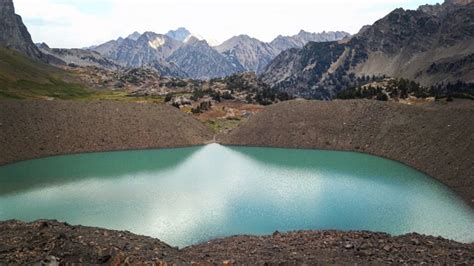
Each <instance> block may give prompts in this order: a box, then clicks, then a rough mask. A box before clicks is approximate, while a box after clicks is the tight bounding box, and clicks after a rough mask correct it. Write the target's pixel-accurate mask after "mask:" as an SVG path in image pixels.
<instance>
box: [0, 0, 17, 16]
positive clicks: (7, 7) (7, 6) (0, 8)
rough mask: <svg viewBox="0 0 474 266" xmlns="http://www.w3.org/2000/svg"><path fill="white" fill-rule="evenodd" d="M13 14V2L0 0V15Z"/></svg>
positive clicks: (11, 0)
mask: <svg viewBox="0 0 474 266" xmlns="http://www.w3.org/2000/svg"><path fill="white" fill-rule="evenodd" d="M9 13H15V7H14V6H13V0H0V14H1V15H4V14H9Z"/></svg>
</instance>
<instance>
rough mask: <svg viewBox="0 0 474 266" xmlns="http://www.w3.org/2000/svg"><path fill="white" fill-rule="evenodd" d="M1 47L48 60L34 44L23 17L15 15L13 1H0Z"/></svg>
mask: <svg viewBox="0 0 474 266" xmlns="http://www.w3.org/2000/svg"><path fill="white" fill-rule="evenodd" d="M0 45H1V46H4V47H6V48H9V49H15V50H17V51H19V52H21V53H23V54H26V55H28V56H30V57H33V58H37V59H42V60H46V58H45V56H44V55H43V54H42V53H41V52H40V50H39V49H38V48H37V47H36V46H35V44H34V43H33V40H32V39H31V35H30V33H29V32H28V29H27V28H26V26H25V25H24V24H23V21H22V19H21V17H20V16H19V15H17V14H15V7H14V6H13V0H0Z"/></svg>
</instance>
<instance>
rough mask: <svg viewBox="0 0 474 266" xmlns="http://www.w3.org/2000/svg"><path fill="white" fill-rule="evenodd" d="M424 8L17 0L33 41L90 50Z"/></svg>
mask: <svg viewBox="0 0 474 266" xmlns="http://www.w3.org/2000/svg"><path fill="white" fill-rule="evenodd" d="M426 1H429V2H431V3H435V2H437V1H434V0H426ZM438 2H439V1H438ZM419 4H421V3H420V1H414V0H384V1H381V0H359V1H354V0H352V1H348V0H332V1H329V0H291V1H290V0H239V1H237V0H204V1H202V0H173V1H171V0H134V1H129V0H81V1H73V0H16V1H15V5H16V9H17V13H18V14H20V15H21V16H23V17H24V19H25V22H26V24H27V27H28V28H29V30H30V32H31V34H32V36H33V39H34V40H35V41H36V42H46V43H48V44H49V45H51V46H52V47H84V46H90V45H93V44H98V43H102V42H105V41H108V40H110V39H116V38H117V37H119V36H126V35H128V34H129V33H131V32H133V31H140V32H143V31H155V32H159V33H165V32H167V31H168V30H169V29H174V28H177V27H180V26H184V27H186V28H188V29H189V30H190V31H192V32H194V33H195V34H199V35H201V36H204V37H206V38H211V39H216V40H218V41H224V40H225V39H227V38H230V37H231V36H234V35H238V34H242V33H245V34H248V35H251V36H253V37H256V38H258V39H261V40H263V41H270V40H272V39H273V38H275V37H276V36H277V35H279V34H282V35H293V34H296V33H297V32H298V31H299V30H301V29H304V30H307V31H312V32H319V31H323V30H345V31H348V32H350V33H356V32H357V31H358V30H359V29H360V28H361V27H362V26H363V25H366V24H372V23H373V22H375V21H376V20H377V19H379V18H381V17H383V16H384V15H386V14H387V13H388V12H390V11H391V10H392V9H394V8H396V7H406V8H408V7H410V8H413V7H415V6H417V5H419ZM39 22H41V23H39Z"/></svg>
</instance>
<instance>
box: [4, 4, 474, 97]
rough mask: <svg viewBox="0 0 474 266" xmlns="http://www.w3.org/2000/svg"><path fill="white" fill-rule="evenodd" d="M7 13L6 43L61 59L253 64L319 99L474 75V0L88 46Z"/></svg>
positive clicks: (185, 71) (279, 86)
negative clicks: (46, 37) (275, 28)
mask: <svg viewBox="0 0 474 266" xmlns="http://www.w3.org/2000/svg"><path fill="white" fill-rule="evenodd" d="M0 14H1V16H0V46H2V47H6V48H8V49H13V50H16V51H18V52H20V53H23V54H24V55H27V56H29V57H30V58H33V59H35V60H39V61H43V62H46V63H50V64H54V65H60V66H65V65H68V66H70V67H84V66H92V67H99V68H103V69H107V70H118V69H127V68H142V67H145V68H148V69H153V70H155V71H156V72H158V74H160V75H162V76H171V77H180V78H193V79H211V78H215V77H224V76H229V75H232V74H235V73H240V72H248V71H250V72H256V73H257V74H258V77H259V80H260V81H262V82H264V83H265V84H267V85H269V86H270V87H271V88H272V90H276V91H280V92H285V93H288V94H291V95H295V96H299V97H304V98H312V99H332V98H333V97H334V96H335V95H336V94H337V93H338V92H341V91H343V90H346V89H348V88H353V87H357V86H360V85H361V84H364V83H365V84H367V83H368V82H370V81H371V80H373V79H374V78H376V77H393V78H405V79H409V80H414V81H417V82H419V83H421V84H422V85H423V86H432V85H439V84H447V83H454V82H457V81H462V82H466V83H474V71H473V69H474V0H446V1H445V2H444V3H443V4H436V5H423V6H420V7H419V8H418V9H417V10H404V9H401V8H399V9H396V10H394V11H392V12H391V13H390V14H388V15H387V16H385V17H383V18H382V19H380V20H378V21H377V22H375V23H374V24H373V25H368V26H364V27H363V28H362V29H361V30H360V31H359V33H357V34H356V35H353V36H349V34H347V33H344V32H323V33H317V34H316V33H308V32H305V31H300V32H299V33H298V34H296V35H294V36H278V37H277V38H276V39H275V40H273V41H271V42H269V43H265V42H262V41H259V40H257V39H255V38H252V37H250V36H247V35H239V36H235V37H232V38H230V39H229V40H227V41H225V42H224V43H222V44H220V45H217V46H211V45H209V43H208V42H207V41H206V40H204V39H202V38H200V37H199V36H195V35H193V34H192V33H191V32H189V31H188V30H186V29H185V28H178V29H177V30H173V31H169V32H168V33H166V34H157V33H154V32H144V33H142V34H141V33H138V32H134V33H132V34H130V35H129V36H127V37H125V38H118V39H117V40H111V41H109V42H106V43H104V44H101V45H98V46H92V47H89V48H87V49H55V48H50V47H48V45H46V44H38V45H35V44H34V43H33V41H32V39H31V36H30V34H29V33H28V30H27V28H26V27H25V25H24V24H23V22H22V19H21V17H20V16H18V15H16V14H15V10H14V6H13V2H12V0H0Z"/></svg>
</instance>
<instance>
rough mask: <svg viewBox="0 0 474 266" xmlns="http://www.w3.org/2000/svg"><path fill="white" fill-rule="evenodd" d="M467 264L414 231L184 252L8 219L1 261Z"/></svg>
mask: <svg viewBox="0 0 474 266" xmlns="http://www.w3.org/2000/svg"><path fill="white" fill-rule="evenodd" d="M2 262H5V263H15V264H22V265H23V264H34V263H50V264H51V265H54V264H55V263H61V264H63V265H64V264H67V263H82V264H85V265H91V264H109V265H119V264H129V265H130V264H132V265H134V264H135V265H136V264H138V263H140V264H141V265H143V264H146V263H148V264H155V265H164V264H165V263H168V264H176V265H183V264H187V265H189V264H194V265H212V264H213V265H233V264H236V265H281V264H283V265H302V264H309V265H315V264H335V263H336V264H362V265H367V264H371V265H380V264H399V265H400V264H422V263H425V264H426V263H428V264H448V265H454V264H465V265H472V264H473V263H474V244H460V243H457V242H454V241H450V240H445V239H442V238H439V237H436V238H435V237H432V236H423V235H418V234H408V235H403V236H397V237H392V236H390V235H388V234H384V233H373V232H340V231H298V232H289V233H278V232H275V233H274V234H273V235H271V236H234V237H228V238H224V239H216V240H212V241H210V242H207V243H203V244H200V245H195V246H190V247H186V248H184V249H177V248H175V247H171V246H169V245H167V244H165V243H163V242H161V241H160V240H158V239H153V238H150V237H146V236H139V235H134V234H131V233H130V232H123V231H113V230H105V229H100V228H94V227H85V226H72V225H69V224H66V223H61V222H57V221H36V222H32V223H23V222H19V221H6V222H0V264H1V263H2Z"/></svg>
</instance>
